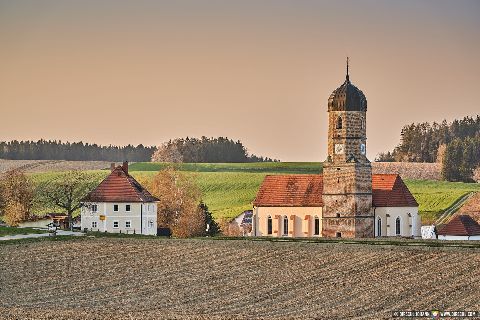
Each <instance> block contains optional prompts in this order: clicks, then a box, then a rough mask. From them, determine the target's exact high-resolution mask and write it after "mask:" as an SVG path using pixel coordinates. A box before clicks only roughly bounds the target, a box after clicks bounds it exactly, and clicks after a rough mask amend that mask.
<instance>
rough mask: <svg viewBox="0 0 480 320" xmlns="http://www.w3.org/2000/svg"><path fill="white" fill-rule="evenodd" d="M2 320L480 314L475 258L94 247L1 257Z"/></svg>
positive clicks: (441, 251)
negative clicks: (429, 312) (408, 312)
mask: <svg viewBox="0 0 480 320" xmlns="http://www.w3.org/2000/svg"><path fill="white" fill-rule="evenodd" d="M0 253H1V254H0V288H1V289H0V318H5V319H17V318H22V319H24V318H27V319H28V318H29V319H38V318H42V319H290V318H291V319H345V318H351V319H389V318H391V316H392V313H391V312H392V311H393V310H432V309H440V310H464V309H468V310H480V293H479V292H480V272H479V270H478V265H479V263H480V251H478V249H477V250H474V249H459V248H456V249H447V248H405V247H393V246H373V245H359V244H354V245H348V244H319V243H292V242H288V243H287V242H285V243H281V242H278V243H271V242H260V241H248V240H244V241H242V240H199V239H191V240H166V239H141V238H135V239H125V238H124V239H119V238H85V239H76V240H69V241H59V242H54V243H52V242H33V243H24V244H9V245H2V246H0Z"/></svg>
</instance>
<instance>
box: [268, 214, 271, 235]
mask: <svg viewBox="0 0 480 320" xmlns="http://www.w3.org/2000/svg"><path fill="white" fill-rule="evenodd" d="M267 234H272V217H270V216H268V218H267Z"/></svg>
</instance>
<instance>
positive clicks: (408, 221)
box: [374, 207, 421, 238]
mask: <svg viewBox="0 0 480 320" xmlns="http://www.w3.org/2000/svg"><path fill="white" fill-rule="evenodd" d="M374 213H375V236H376V237H378V236H379V232H378V219H381V221H382V223H381V227H382V228H381V229H382V230H381V234H380V236H382V237H395V236H402V237H415V238H417V237H421V232H420V230H421V221H420V216H419V215H418V207H376V208H375V210H374ZM397 217H399V218H400V235H397V234H396V219H397Z"/></svg>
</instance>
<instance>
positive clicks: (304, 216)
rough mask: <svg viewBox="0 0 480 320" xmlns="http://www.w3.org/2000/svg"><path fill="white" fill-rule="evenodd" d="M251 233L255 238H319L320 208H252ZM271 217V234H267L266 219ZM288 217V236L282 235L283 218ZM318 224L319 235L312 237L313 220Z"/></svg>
mask: <svg viewBox="0 0 480 320" xmlns="http://www.w3.org/2000/svg"><path fill="white" fill-rule="evenodd" d="M253 213H254V217H253V223H254V226H253V231H254V235H255V236H257V237H320V236H321V230H322V207H254V211H253ZM268 216H271V217H272V227H273V228H272V229H273V230H272V231H273V232H272V234H271V235H269V234H267V217H268ZM284 216H287V217H288V227H289V228H288V229H289V234H288V235H283V217H284ZM315 216H317V217H318V218H319V222H320V235H317V236H316V235H314V218H315Z"/></svg>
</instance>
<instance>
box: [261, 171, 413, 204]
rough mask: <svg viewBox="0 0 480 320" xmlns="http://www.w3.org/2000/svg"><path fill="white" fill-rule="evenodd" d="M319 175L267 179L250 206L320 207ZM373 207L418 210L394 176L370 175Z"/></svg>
mask: <svg viewBox="0 0 480 320" xmlns="http://www.w3.org/2000/svg"><path fill="white" fill-rule="evenodd" d="M322 194H323V175H321V174H294V175H267V176H266V177H265V179H264V180H263V182H262V185H261V186H260V189H259V190H258V193H257V196H256V198H255V200H254V202H253V205H254V206H257V207H262V206H263V207H322V206H323V201H322ZM372 202H373V206H374V207H418V203H417V201H415V198H414V197H413V196H412V194H411V193H410V191H409V190H408V188H407V186H406V185H405V183H404V182H403V180H402V178H400V176H399V175H398V174H374V175H372Z"/></svg>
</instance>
